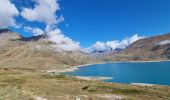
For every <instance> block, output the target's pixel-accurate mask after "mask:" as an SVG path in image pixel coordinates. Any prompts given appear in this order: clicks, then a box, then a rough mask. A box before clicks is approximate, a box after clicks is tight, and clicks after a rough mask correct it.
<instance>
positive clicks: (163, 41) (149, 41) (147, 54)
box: [106, 33, 170, 61]
mask: <svg viewBox="0 0 170 100" xmlns="http://www.w3.org/2000/svg"><path fill="white" fill-rule="evenodd" d="M106 58H109V59H112V60H133V61H150V60H168V59H170V33H168V34H164V35H159V36H154V37H149V38H144V39H140V40H138V41H136V42H134V43H133V44H131V45H130V46H129V47H127V48H126V49H125V50H123V51H121V52H119V53H114V54H111V55H109V56H107V57H106Z"/></svg>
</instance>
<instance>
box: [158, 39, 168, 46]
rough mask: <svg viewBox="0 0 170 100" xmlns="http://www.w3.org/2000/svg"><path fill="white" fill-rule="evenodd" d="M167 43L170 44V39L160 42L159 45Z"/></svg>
mask: <svg viewBox="0 0 170 100" xmlns="http://www.w3.org/2000/svg"><path fill="white" fill-rule="evenodd" d="M166 44H170V40H164V41H161V42H159V43H158V45H166Z"/></svg>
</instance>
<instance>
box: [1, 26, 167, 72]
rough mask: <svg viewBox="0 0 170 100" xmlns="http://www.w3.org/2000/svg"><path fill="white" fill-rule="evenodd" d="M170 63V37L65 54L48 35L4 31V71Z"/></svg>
mask: <svg viewBox="0 0 170 100" xmlns="http://www.w3.org/2000/svg"><path fill="white" fill-rule="evenodd" d="M168 59H170V33H169V34H165V35H160V36H154V37H150V38H144V39H140V40H138V41H136V42H134V43H133V44H131V45H130V46H128V47H127V48H126V49H124V50H123V49H116V50H110V51H92V52H90V53H84V52H82V51H78V50H77V51H63V50H60V49H59V48H58V47H57V45H56V44H55V43H53V42H51V41H49V40H48V38H47V37H46V36H45V35H39V36H32V37H22V36H20V35H18V34H17V33H15V32H12V31H10V30H9V29H3V30H0V67H10V68H24V69H41V70H43V69H55V68H58V69H59V68H63V67H68V66H75V65H82V64H89V63H99V62H107V61H109V62H110V61H151V60H168Z"/></svg>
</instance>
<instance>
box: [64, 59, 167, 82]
mask: <svg viewBox="0 0 170 100" xmlns="http://www.w3.org/2000/svg"><path fill="white" fill-rule="evenodd" d="M65 74H67V75H72V76H94V77H112V79H111V80H105V82H118V83H128V84H129V83H149V84H160V85H170V62H169V61H164V62H118V63H108V64H96V65H89V66H85V67H80V68H79V70H76V71H74V72H67V73H65Z"/></svg>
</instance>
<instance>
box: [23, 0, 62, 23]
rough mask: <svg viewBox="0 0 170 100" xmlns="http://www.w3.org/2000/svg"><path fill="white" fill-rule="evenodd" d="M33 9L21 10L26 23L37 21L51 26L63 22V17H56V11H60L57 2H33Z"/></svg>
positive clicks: (39, 0) (53, 0) (36, 0)
mask: <svg viewBox="0 0 170 100" xmlns="http://www.w3.org/2000/svg"><path fill="white" fill-rule="evenodd" d="M34 1H35V3H36V5H35V6H34V8H23V11H22V12H21V15H22V16H23V18H25V19H27V20H28V21H38V22H43V23H46V24H47V25H53V24H57V23H60V22H61V21H63V20H64V18H63V16H60V17H58V16H56V11H58V10H60V7H59V3H58V2H57V1H58V0H34Z"/></svg>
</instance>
